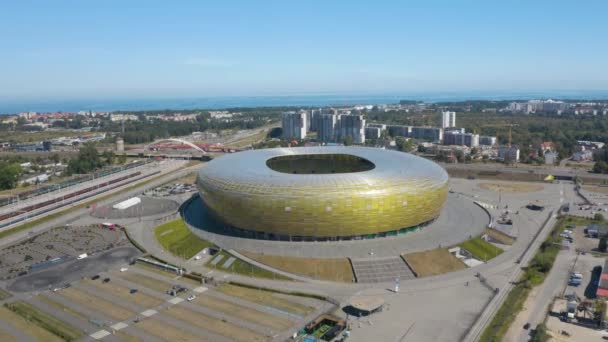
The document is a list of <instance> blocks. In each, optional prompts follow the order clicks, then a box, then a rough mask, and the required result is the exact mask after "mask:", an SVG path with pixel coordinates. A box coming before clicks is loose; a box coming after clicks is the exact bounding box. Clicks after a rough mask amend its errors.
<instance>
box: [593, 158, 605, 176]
mask: <svg viewBox="0 0 608 342" xmlns="http://www.w3.org/2000/svg"><path fill="white" fill-rule="evenodd" d="M593 172H594V173H608V163H606V162H605V161H603V160H600V161H597V162H595V164H594V165H593Z"/></svg>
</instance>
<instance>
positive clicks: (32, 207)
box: [0, 171, 141, 221]
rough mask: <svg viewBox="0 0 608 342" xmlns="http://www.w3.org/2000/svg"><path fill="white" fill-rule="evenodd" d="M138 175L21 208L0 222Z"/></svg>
mask: <svg viewBox="0 0 608 342" xmlns="http://www.w3.org/2000/svg"><path fill="white" fill-rule="evenodd" d="M139 175H141V172H139V171H138V172H133V173H130V174H128V175H126V176H122V177H119V178H116V179H112V180H109V181H106V182H103V183H100V184H97V185H94V186H90V187H88V188H85V189H82V190H79V191H75V192H71V193H69V194H66V195H64V196H61V197H57V198H53V199H50V200H48V201H44V202H40V203H36V204H32V205H30V206H27V207H25V208H22V209H21V210H18V211H12V212H9V213H6V214H3V215H0V221H4V220H6V219H9V218H11V217H15V216H19V215H21V214H23V213H28V212H31V211H34V210H37V209H40V208H44V207H46V206H49V205H52V204H55V203H59V202H62V201H65V200H69V199H70V198H73V197H76V196H80V195H82V194H85V193H87V192H90V191H93V190H97V189H100V188H104V187H106V186H109V185H112V184H115V183H119V182H122V181H124V180H127V179H129V178H133V177H137V176H139Z"/></svg>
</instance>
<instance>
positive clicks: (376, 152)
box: [197, 146, 448, 240]
mask: <svg viewBox="0 0 608 342" xmlns="http://www.w3.org/2000/svg"><path fill="white" fill-rule="evenodd" d="M197 186H198V189H199V192H200V196H201V199H202V200H203V203H204V204H205V206H206V207H207V208H208V209H209V210H210V211H211V212H212V213H213V214H214V215H215V216H216V217H217V218H219V219H220V220H222V221H223V222H224V223H226V224H227V225H228V226H229V227H231V228H234V229H236V230H238V231H241V232H243V233H245V234H246V235H247V236H250V237H255V238H264V239H280V240H328V239H329V240H344V239H358V238H369V237H375V236H385V235H396V234H399V233H405V232H409V231H413V230H417V229H419V228H420V227H422V226H424V225H426V224H427V223H429V222H431V221H433V220H434V219H435V218H436V217H437V216H438V215H439V213H440V211H441V209H442V207H443V204H444V203H445V200H446V198H447V193H448V175H447V173H446V172H445V170H444V169H443V168H441V167H440V166H439V165H437V164H435V163H433V162H431V161H428V160H426V159H423V158H420V157H417V156H414V155H411V154H408V153H403V152H397V151H390V150H382V149H377V148H366V147H344V146H336V147H297V148H274V149H263V150H251V151H245V152H239V153H235V154H230V155H225V156H223V157H221V158H218V159H214V160H213V161H211V162H209V163H207V164H206V165H204V166H203V167H202V168H201V170H200V171H199V174H198V177H197Z"/></svg>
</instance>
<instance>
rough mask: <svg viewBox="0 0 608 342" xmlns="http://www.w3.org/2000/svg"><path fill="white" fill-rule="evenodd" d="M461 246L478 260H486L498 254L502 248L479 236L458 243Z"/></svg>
mask: <svg viewBox="0 0 608 342" xmlns="http://www.w3.org/2000/svg"><path fill="white" fill-rule="evenodd" d="M458 246H460V247H461V248H464V249H466V250H467V251H469V252H470V253H471V254H473V257H475V258H476V259H478V260H482V261H488V260H490V259H493V258H496V257H497V256H499V255H500V254H501V253H502V252H503V250H502V249H500V248H498V247H496V246H494V245H493V244H491V243H489V242H487V241H485V240H483V239H482V238H481V237H476V238H473V239H471V240H467V241H465V242H463V243H461V244H459V245H458Z"/></svg>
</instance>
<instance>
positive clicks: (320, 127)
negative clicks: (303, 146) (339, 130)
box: [314, 113, 338, 142]
mask: <svg viewBox="0 0 608 342" xmlns="http://www.w3.org/2000/svg"><path fill="white" fill-rule="evenodd" d="M314 118H315V121H316V124H315V125H314V126H315V128H316V130H317V138H318V139H319V140H320V141H323V142H333V141H335V140H336V125H337V124H338V116H337V115H336V114H319V113H315V116H314Z"/></svg>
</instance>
